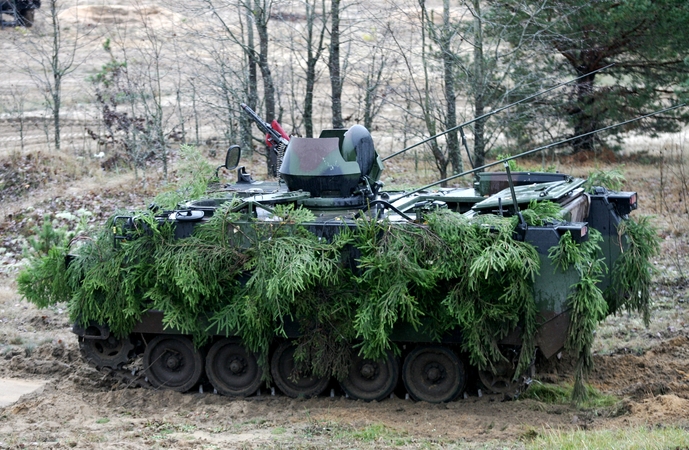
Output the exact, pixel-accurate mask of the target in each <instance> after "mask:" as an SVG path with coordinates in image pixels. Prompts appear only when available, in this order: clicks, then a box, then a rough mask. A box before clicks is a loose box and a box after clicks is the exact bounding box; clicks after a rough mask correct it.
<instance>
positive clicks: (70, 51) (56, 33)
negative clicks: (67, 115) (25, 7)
mask: <svg viewBox="0 0 689 450" xmlns="http://www.w3.org/2000/svg"><path fill="white" fill-rule="evenodd" d="M46 3H47V5H45V6H47V8H43V9H42V11H46V12H47V16H48V27H47V29H46V28H42V27H34V33H33V34H30V35H27V36H26V39H23V40H21V41H18V42H19V49H20V51H21V52H22V53H23V54H25V55H26V56H27V57H28V58H29V59H30V60H33V61H34V62H36V63H37V65H38V67H39V69H38V70H34V69H32V68H31V67H30V66H23V67H22V68H21V70H24V71H26V72H28V74H29V75H30V76H31V78H32V79H33V81H34V83H35V84H36V86H37V87H38V88H39V89H40V91H41V92H43V95H44V99H45V103H46V106H47V108H48V110H49V112H50V114H51V116H52V121H53V144H54V147H55V149H56V150H60V145H61V122H60V112H61V109H62V85H63V83H64V81H65V78H67V77H68V76H69V75H70V74H72V73H73V72H74V71H75V70H76V69H77V68H78V67H79V66H80V65H81V64H82V63H83V62H84V60H85V59H86V58H88V55H85V56H82V57H80V58H79V59H77V53H79V50H82V49H83V48H84V47H86V46H87V45H88V44H89V43H90V41H91V40H92V39H94V37H93V36H89V35H90V34H91V33H92V30H93V29H90V30H89V31H86V32H83V31H82V28H81V26H80V25H79V23H78V17H76V19H77V20H76V23H75V25H74V26H73V27H71V28H70V29H69V31H67V30H65V28H63V27H62V24H61V23H60V20H61V19H60V13H61V12H62V11H63V9H64V8H65V2H63V1H61V0H48V1H47V2H46ZM73 10H74V11H75V14H77V12H78V8H74V9H73Z"/></svg>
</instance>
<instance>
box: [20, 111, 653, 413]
mask: <svg viewBox="0 0 689 450" xmlns="http://www.w3.org/2000/svg"><path fill="white" fill-rule="evenodd" d="M261 126H262V128H261V129H264V131H265V128H267V127H270V128H271V129H273V130H274V127H273V126H272V125H268V124H266V123H263V122H262V123H261ZM272 139H273V143H274V144H275V147H276V148H277V149H284V154H280V155H279V156H280V158H279V159H280V160H281V165H280V169H279V172H280V175H281V179H280V181H279V182H261V181H256V180H254V179H253V178H252V177H251V175H250V174H249V173H247V171H246V169H245V168H244V167H238V163H239V160H240V153H241V152H240V149H239V147H238V146H233V147H230V149H229V150H228V153H227V157H226V161H225V164H224V165H223V166H221V167H224V168H225V169H228V170H235V169H236V171H237V180H236V182H232V183H229V184H226V185H224V186H223V188H222V189H219V190H216V192H214V193H213V194H211V195H209V196H208V197H206V198H200V199H194V200H191V201H188V202H186V203H183V204H179V205H178V207H177V208H175V209H174V210H168V211H160V210H158V211H154V212H137V213H126V214H119V215H117V216H116V217H114V218H113V219H112V220H111V221H110V222H109V223H108V226H107V228H108V230H110V231H106V232H104V234H103V235H102V236H101V238H98V239H95V240H89V242H87V244H86V245H84V246H82V247H81V248H78V249H76V250H75V249H72V250H71V251H70V253H71V255H69V256H68V257H67V259H68V262H69V267H68V268H66V267H65V265H64V264H63V265H62V266H61V265H60V264H57V265H55V267H56V268H55V272H54V273H56V275H55V276H53V277H52V278H49V280H48V284H47V285H46V286H47V287H46V292H48V291H50V292H57V291H56V289H57V288H56V286H57V287H59V288H60V289H62V290H60V291H59V295H58V294H55V295H53V298H52V299H53V300H55V299H57V300H67V301H69V302H70V310H71V312H72V316H73V317H74V318H75V320H76V323H75V325H74V328H73V331H74V333H76V334H77V336H78V339H79V343H80V347H81V350H82V352H83V355H84V357H85V358H86V359H87V360H88V361H89V362H90V363H92V364H93V365H94V366H96V367H98V368H99V369H103V370H107V371H111V372H112V373H115V374H117V375H118V376H121V377H124V378H127V379H128V380H129V381H130V382H132V383H136V384H140V385H152V386H153V387H155V388H160V389H172V390H176V391H188V390H190V389H193V388H195V387H196V386H199V385H201V386H203V385H204V384H205V385H209V384H210V385H212V387H213V388H214V389H215V390H216V391H217V392H218V393H221V394H224V395H229V396H248V395H253V394H254V393H256V391H257V390H258V389H259V388H260V386H261V385H262V384H267V385H270V386H272V387H276V388H277V389H278V390H279V391H280V392H282V393H283V394H285V395H288V396H291V397H300V396H301V397H310V396H315V395H319V394H321V393H322V392H323V391H324V390H326V389H327V387H328V386H329V385H331V383H333V382H334V381H333V380H337V381H339V384H340V386H341V388H342V389H343V390H344V392H345V393H346V394H347V395H348V396H349V397H350V398H354V399H361V400H364V401H372V400H382V399H384V398H386V397H388V396H390V395H391V394H392V393H394V392H398V393H399V392H400V389H404V390H406V392H407V393H408V394H409V396H410V397H411V398H413V399H415V400H421V401H428V402H447V401H451V400H453V399H456V398H457V397H458V396H460V395H461V394H462V393H463V392H464V391H465V389H466V387H467V383H468V380H469V379H471V378H472V377H473V379H476V378H478V380H480V383H482V385H483V386H484V388H485V389H488V390H489V391H492V392H497V393H505V394H509V395H513V394H515V393H517V392H519V390H520V389H522V388H523V387H524V386H525V385H526V384H528V381H529V379H530V377H531V376H532V371H533V362H534V360H535V358H536V357H543V358H550V357H552V356H553V355H555V354H557V353H558V352H559V351H561V350H562V349H563V347H565V345H566V344H568V345H569V346H570V348H572V349H573V350H574V351H575V352H578V353H579V354H580V357H581V358H582V361H584V366H585V365H586V361H587V360H586V358H587V357H588V358H590V353H588V352H590V342H591V339H592V336H593V329H594V327H595V323H597V321H599V320H601V319H602V318H603V317H605V314H606V311H607V312H608V313H609V312H614V311H615V310H616V309H618V308H620V307H623V306H624V302H625V301H627V300H628V299H630V298H631V299H632V300H633V301H635V302H637V303H639V302H641V301H642V300H640V299H639V297H638V296H635V295H631V296H630V295H629V294H628V293H629V292H640V291H639V290H638V289H637V288H635V287H633V286H625V285H620V283H619V279H621V278H620V277H616V276H615V273H616V271H617V270H618V266H619V264H617V262H618V260H620V259H622V258H623V255H625V249H626V248H627V247H629V245H630V243H629V242H628V241H629V240H628V239H627V237H626V235H625V230H629V229H630V227H626V226H624V224H626V223H631V221H630V219H629V214H630V213H631V212H632V211H633V210H635V209H636V208H637V194H636V192H611V191H609V190H607V189H605V188H603V187H589V188H588V189H585V180H584V179H580V178H576V177H572V176H569V175H566V174H560V173H532V172H515V173H512V172H510V170H509V166H508V165H506V164H505V171H504V172H480V173H479V172H478V170H472V171H469V172H472V173H475V174H476V178H475V182H474V184H473V186H471V187H465V188H443V189H437V190H433V189H431V188H429V187H424V188H420V189H416V190H409V191H386V190H385V189H383V184H382V183H381V182H380V175H381V173H382V171H383V162H382V160H381V158H380V157H379V155H378V154H377V152H376V150H375V147H374V143H373V140H372V138H371V135H370V133H369V132H368V130H366V129H365V128H364V127H362V126H358V125H357V126H353V127H351V128H349V129H346V130H325V131H323V132H322V133H321V135H320V137H318V138H300V137H292V138H291V139H289V138H285V136H284V135H282V134H280V133H277V134H273V137H272ZM281 153H282V151H281ZM546 210H547V211H550V213H547V214H546V213H544V211H546ZM94 242H96V243H95V244H94ZM629 253H631V252H626V254H629ZM601 263H605V265H607V267H608V268H609V269H610V270H609V272H607V274H606V272H604V270H602V269H601V267H600V265H601ZM31 283H33V284H31ZM19 284H20V291H21V292H22V293H23V294H24V296H25V297H27V298H28V299H30V300H32V299H34V298H35V297H36V295H34V294H35V292H33V291H32V289H34V290H36V289H37V288H36V287H35V286H36V285H37V280H36V279H35V278H31V277H27V278H26V279H25V280H23V281H22V279H21V278H20V280H19ZM31 286H33V287H31ZM65 286H67V287H65ZM631 289H636V291H635V290H631ZM51 290H52V291H51ZM639 295H641V293H640V294H639ZM48 297H50V295H48ZM604 298H605V299H604ZM32 301H33V300H32ZM41 302H43V304H45V303H46V301H44V300H41V301H37V303H39V304H40V303H41ZM606 302H607V303H606ZM591 324H593V326H591ZM400 380H401V382H400ZM400 386H403V387H400ZM396 389H397V391H396Z"/></svg>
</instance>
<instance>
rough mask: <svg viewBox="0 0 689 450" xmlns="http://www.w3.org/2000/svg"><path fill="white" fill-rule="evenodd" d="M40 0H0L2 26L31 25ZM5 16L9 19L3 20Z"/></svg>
mask: <svg viewBox="0 0 689 450" xmlns="http://www.w3.org/2000/svg"><path fill="white" fill-rule="evenodd" d="M40 7H41V0H0V13H1V14H0V24H2V26H3V27H14V26H24V27H31V26H32V25H33V22H34V14H35V12H36V10H37V9H39V8H40ZM5 16H8V17H10V20H5Z"/></svg>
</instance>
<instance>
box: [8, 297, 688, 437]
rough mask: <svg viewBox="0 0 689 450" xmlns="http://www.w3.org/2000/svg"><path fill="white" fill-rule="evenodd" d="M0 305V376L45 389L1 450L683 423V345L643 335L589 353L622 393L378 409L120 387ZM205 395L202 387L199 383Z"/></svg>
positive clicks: (63, 339)
mask: <svg viewBox="0 0 689 450" xmlns="http://www.w3.org/2000/svg"><path fill="white" fill-rule="evenodd" d="M4 294H5V295H3V297H2V298H3V300H2V303H0V319H1V320H2V323H1V324H0V330H1V331H0V336H2V341H3V344H2V356H0V378H18V379H22V380H43V381H45V382H46V384H45V386H44V387H42V388H40V389H39V390H38V391H36V392H34V393H31V394H27V395H24V396H23V397H21V398H20V399H19V401H17V402H16V403H14V404H11V405H9V406H6V407H4V408H0V448H33V447H38V448H84V449H87V448H94V449H95V448H118V449H120V448H129V449H139V448H322V447H326V446H327V447H333V448H380V447H401V448H420V447H423V448H426V447H434V446H440V447H453V446H460V445H468V446H471V447H488V448H495V447H510V448H511V447H521V446H523V445H526V444H528V442H529V440H530V439H533V438H534V437H535V436H537V435H538V434H540V433H545V432H547V431H548V430H549V429H560V430H574V429H610V428H619V427H628V426H649V427H654V426H669V425H677V426H681V427H687V428H689V338H687V333H686V330H682V331H676V332H675V333H673V334H674V337H669V336H668V337H661V338H659V337H657V336H656V337H650V336H648V337H647V338H646V339H647V341H648V347H647V348H646V349H643V350H638V349H637V350H632V349H625V348H624V347H621V348H619V349H618V350H617V351H616V352H615V353H613V354H605V355H600V354H599V355H597V356H596V358H595V369H594V372H593V374H592V375H591V377H590V382H591V383H592V385H593V386H595V387H596V388H598V389H599V390H601V391H602V392H604V393H606V394H612V395H615V396H617V397H618V398H619V401H617V402H616V403H614V404H612V405H610V406H605V407H590V408H583V409H582V408H579V409H577V408H574V407H572V406H569V405H566V404H565V405H562V404H549V403H544V402H540V401H536V400H533V399H528V400H517V401H504V399H503V398H502V397H500V396H497V395H482V396H480V397H479V395H478V391H476V390H470V392H469V395H468V396H467V397H466V398H464V399H461V400H458V401H455V402H451V403H448V404H442V405H432V404H427V403H424V402H418V403H416V402H413V401H410V400H405V399H404V398H401V397H394V398H391V399H386V400H384V401H382V402H379V403H375V402H374V403H362V402H359V401H352V400H349V399H347V398H345V397H344V396H343V395H342V394H341V392H340V391H339V389H337V388H333V393H334V396H333V397H321V398H316V399H309V400H295V399H291V398H288V397H284V396H281V395H276V396H272V395H270V391H269V390H267V389H262V391H261V395H258V396H254V397H251V398H248V399H231V398H227V397H222V396H219V395H216V394H213V393H212V392H203V393H200V392H192V393H186V394H180V393H176V392H170V391H156V390H152V389H141V388H128V387H127V386H126V385H124V384H122V383H121V382H117V381H116V380H114V379H113V378H112V377H109V376H107V375H105V374H103V373H99V372H97V371H95V370H94V369H92V368H91V367H90V366H88V365H87V364H86V363H85V362H84V361H83V360H82V358H81V357H80V354H79V351H78V349H77V346H76V340H75V338H74V337H73V335H71V333H70V331H69V327H70V324H69V321H68V319H67V315H66V312H65V311H63V310H61V309H59V308H50V309H47V310H37V309H35V308H34V307H33V306H31V305H27V304H25V303H23V302H22V301H20V300H19V299H18V298H17V296H16V294H13V292H12V290H11V288H9V292H8V291H5V292H4ZM570 376H571V364H569V363H568V362H567V361H566V358H563V361H560V362H559V363H556V362H554V361H553V362H549V363H547V364H541V365H540V370H539V374H538V376H537V378H538V379H539V380H540V381H538V382H541V383H552V382H562V381H565V382H566V381H567V380H568V379H569V378H570ZM206 389H207V390H210V389H209V388H208V387H207V388H206Z"/></svg>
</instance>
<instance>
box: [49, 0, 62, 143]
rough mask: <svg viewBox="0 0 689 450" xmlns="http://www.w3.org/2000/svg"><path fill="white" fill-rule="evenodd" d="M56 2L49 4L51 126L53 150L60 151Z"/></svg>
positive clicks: (58, 36) (58, 46) (59, 78)
mask: <svg viewBox="0 0 689 450" xmlns="http://www.w3.org/2000/svg"><path fill="white" fill-rule="evenodd" d="M57 16H58V10H57V1H56V0H51V2H50V18H51V21H52V26H53V48H52V50H53V54H52V60H51V69H52V71H53V92H52V97H53V104H52V110H53V111H52V112H53V126H54V127H55V129H54V132H55V150H57V151H60V106H61V105H60V100H61V88H62V86H61V84H62V70H60V44H61V41H60V22H59V21H58V17H57Z"/></svg>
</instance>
